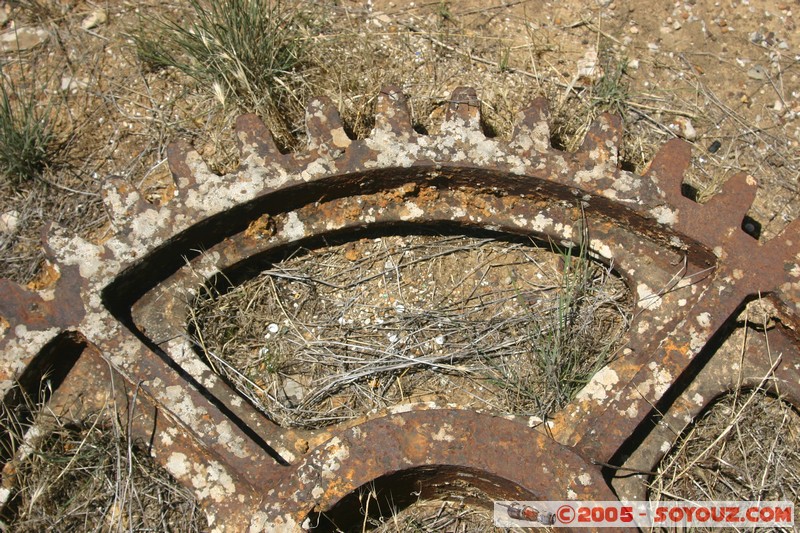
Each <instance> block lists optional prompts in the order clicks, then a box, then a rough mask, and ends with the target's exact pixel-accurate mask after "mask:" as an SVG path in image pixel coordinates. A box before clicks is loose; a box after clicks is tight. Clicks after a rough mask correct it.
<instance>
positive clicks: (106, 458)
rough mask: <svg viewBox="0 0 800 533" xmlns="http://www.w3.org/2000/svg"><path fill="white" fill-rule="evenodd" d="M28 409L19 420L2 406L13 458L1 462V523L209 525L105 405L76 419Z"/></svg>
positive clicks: (14, 526)
mask: <svg viewBox="0 0 800 533" xmlns="http://www.w3.org/2000/svg"><path fill="white" fill-rule="evenodd" d="M30 408H31V405H28V407H26V408H25V409H27V410H29V409H30ZM32 408H33V410H34V412H33V413H29V414H28V416H26V417H25V418H28V417H31V419H32V420H33V421H34V422H33V424H31V425H29V424H24V423H20V422H21V419H20V416H19V413H17V415H16V416H14V413H10V412H7V411H6V412H5V413H3V414H4V416H3V419H4V424H3V425H4V430H5V433H6V435H5V443H4V446H5V447H6V448H7V449H5V450H4V455H5V456H8V457H11V459H10V461H9V462H8V463H7V464H6V465H5V467H4V469H3V486H2V491H3V493H4V494H3V495H4V501H3V502H2V504H0V529H2V530H3V531H6V530H10V531H17V532H39V531H98V532H122V531H161V532H165V533H166V532H194V531H203V530H205V529H206V519H205V515H204V514H203V512H202V511H201V510H200V508H199V507H198V505H197V503H196V501H195V499H194V495H193V494H192V493H191V492H190V491H189V490H188V489H186V488H185V487H182V486H180V485H178V484H177V483H176V482H175V480H174V479H172V478H171V477H170V475H169V474H168V473H167V472H166V470H164V469H163V468H161V467H160V466H159V465H157V464H156V463H155V462H154V461H153V459H152V458H150V456H149V455H148V453H147V450H146V447H145V446H143V445H142V444H141V443H137V442H132V441H131V439H130V438H129V436H128V435H127V434H126V432H125V430H124V427H123V425H122V424H120V422H119V421H118V420H117V419H116V417H115V414H114V413H112V412H111V409H110V408H109V409H107V410H105V411H102V412H98V413H93V414H90V415H88V416H86V417H82V418H80V419H76V420H73V419H71V418H69V417H67V416H63V417H62V416H56V415H54V414H53V413H52V412H49V411H48V410H47V408H46V407H44V406H41V405H39V406H33V407H32ZM9 417H10V418H9ZM15 422H16V423H15Z"/></svg>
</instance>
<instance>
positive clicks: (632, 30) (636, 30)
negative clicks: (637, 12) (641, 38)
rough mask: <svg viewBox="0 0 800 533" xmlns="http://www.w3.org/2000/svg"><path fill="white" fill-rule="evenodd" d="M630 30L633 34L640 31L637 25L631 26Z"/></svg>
mask: <svg viewBox="0 0 800 533" xmlns="http://www.w3.org/2000/svg"><path fill="white" fill-rule="evenodd" d="M628 31H629V32H631V33H632V34H634V35H636V34H637V33H639V28H638V27H636V26H631V27H630V29H629V30H628Z"/></svg>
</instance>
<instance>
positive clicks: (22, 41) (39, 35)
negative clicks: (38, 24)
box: [0, 28, 50, 52]
mask: <svg viewBox="0 0 800 533" xmlns="http://www.w3.org/2000/svg"><path fill="white" fill-rule="evenodd" d="M49 38H50V34H49V33H48V32H47V30H44V29H42V28H19V29H16V30H10V31H7V32H5V33H3V34H2V35H0V47H2V49H3V51H4V52H18V51H22V50H30V49H31V48H33V47H35V46H39V45H40V44H42V43H43V42H45V41H47V40H48V39H49Z"/></svg>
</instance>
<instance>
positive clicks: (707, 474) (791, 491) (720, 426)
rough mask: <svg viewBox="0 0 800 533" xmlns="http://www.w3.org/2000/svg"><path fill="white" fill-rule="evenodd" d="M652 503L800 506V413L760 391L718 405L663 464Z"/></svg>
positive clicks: (731, 397)
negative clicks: (785, 503)
mask: <svg viewBox="0 0 800 533" xmlns="http://www.w3.org/2000/svg"><path fill="white" fill-rule="evenodd" d="M661 465H662V466H661V467H660V468H659V470H658V475H657V476H656V477H655V478H654V480H653V481H652V483H651V496H650V498H651V500H728V501H731V500H743V501H779V500H788V501H792V502H794V504H795V506H797V505H798V504H799V503H800V413H798V412H797V410H796V409H795V408H794V407H792V405H791V404H789V403H788V402H786V401H783V400H781V399H780V398H777V397H775V396H773V395H771V394H768V393H767V392H765V391H764V390H762V389H755V390H750V391H745V390H743V391H737V392H733V393H729V394H727V395H725V396H723V397H722V398H720V399H719V400H717V401H716V402H715V403H714V404H713V405H712V406H711V407H710V408H709V409H708V410H707V411H706V412H705V413H704V414H703V416H702V417H701V418H699V419H698V420H697V421H696V422H695V423H694V424H693V426H692V427H691V429H689V430H688V432H687V433H686V434H685V435H683V437H681V439H680V440H679V441H678V443H677V444H676V445H675V446H674V447H673V449H672V450H671V451H670V452H669V453H668V454H667V456H666V457H665V458H664V459H663V460H662V463H661Z"/></svg>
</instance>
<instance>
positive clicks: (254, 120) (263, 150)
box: [234, 113, 280, 160]
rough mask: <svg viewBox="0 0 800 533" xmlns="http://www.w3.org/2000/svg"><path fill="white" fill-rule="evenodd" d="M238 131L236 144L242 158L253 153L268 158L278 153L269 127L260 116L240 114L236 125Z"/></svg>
mask: <svg viewBox="0 0 800 533" xmlns="http://www.w3.org/2000/svg"><path fill="white" fill-rule="evenodd" d="M234 129H235V131H236V144H237V145H238V147H239V154H240V155H241V158H242V160H244V159H247V157H248V156H249V155H251V154H255V155H257V156H258V157H261V158H268V157H272V156H275V155H278V154H279V153H280V152H279V151H278V147H277V146H276V145H275V140H274V139H273V138H272V133H270V131H269V128H267V126H266V124H264V121H263V120H261V119H260V118H259V117H258V116H256V115H253V114H252V113H248V114H246V115H240V116H239V117H238V118H237V119H236V125H235V126H234Z"/></svg>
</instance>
